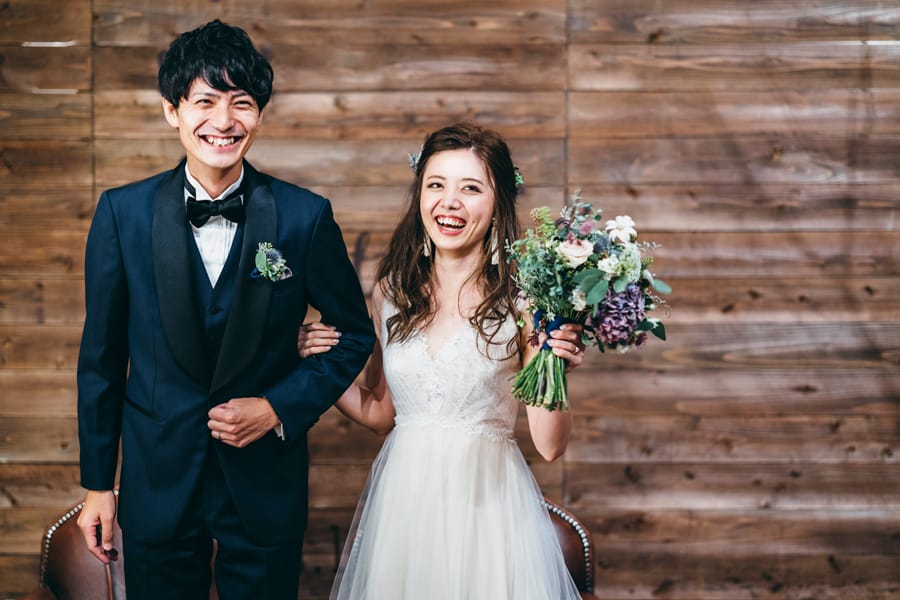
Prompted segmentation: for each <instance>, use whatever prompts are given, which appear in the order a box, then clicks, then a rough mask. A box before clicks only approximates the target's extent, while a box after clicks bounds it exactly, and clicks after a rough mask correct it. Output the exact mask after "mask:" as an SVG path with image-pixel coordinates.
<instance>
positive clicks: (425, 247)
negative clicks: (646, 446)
mask: <svg viewBox="0 0 900 600" xmlns="http://www.w3.org/2000/svg"><path fill="white" fill-rule="evenodd" d="M424 236H425V241H424V242H423V243H422V256H424V257H425V258H431V238H430V237H428V234H427V233H426V234H424Z"/></svg>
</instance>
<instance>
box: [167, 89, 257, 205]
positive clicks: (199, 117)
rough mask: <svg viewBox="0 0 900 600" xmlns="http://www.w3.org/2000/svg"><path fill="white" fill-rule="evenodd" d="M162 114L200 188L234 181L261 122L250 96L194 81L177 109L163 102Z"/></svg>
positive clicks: (240, 91) (211, 191) (254, 102)
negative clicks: (174, 129) (200, 185)
mask: <svg viewBox="0 0 900 600" xmlns="http://www.w3.org/2000/svg"><path fill="white" fill-rule="evenodd" d="M163 111H164V112H165V115H166V120H167V121H168V122H169V124H170V125H171V126H172V127H175V128H177V129H178V136H179V138H180V139H181V145H182V146H184V149H185V152H186V153H187V162H188V169H190V171H191V174H192V175H193V176H194V177H196V178H197V179H198V180H199V181H200V182H201V183H204V187H205V186H206V184H207V183H213V182H220V181H223V180H224V181H226V182H230V181H234V180H235V179H237V177H238V175H239V174H240V172H241V161H242V159H243V158H244V155H245V154H246V153H247V151H248V150H250V146H251V145H252V144H253V139H254V138H255V137H256V132H257V131H258V130H259V126H260V124H261V123H262V112H261V111H260V110H259V106H257V104H256V100H254V99H253V97H252V96H251V95H250V94H248V93H247V92H245V91H243V90H231V91H222V90H217V89H215V88H213V87H212V86H210V85H209V84H208V83H207V82H206V81H204V80H203V79H201V78H197V79H195V80H194V82H193V83H192V84H191V87H190V89H189V90H188V93H187V97H185V98H183V99H182V100H181V103H180V104H179V105H178V106H177V107H176V106H174V105H173V104H172V103H170V102H168V101H167V100H165V99H164V100H163ZM229 180H230V181H229ZM226 184H227V183H226ZM207 191H209V192H210V193H214V190H207Z"/></svg>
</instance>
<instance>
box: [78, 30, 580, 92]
mask: <svg viewBox="0 0 900 600" xmlns="http://www.w3.org/2000/svg"><path fill="white" fill-rule="evenodd" d="M168 43H169V40H166V41H165V42H164V43H160V42H157V44H158V45H154V46H99V47H96V48H95V50H94V55H93V59H94V85H95V86H96V88H97V89H105V90H120V89H144V90H154V89H156V76H157V72H158V69H159V67H158V64H157V56H158V54H159V52H160V51H162V50H165V48H166V47H167V46H168ZM377 49H378V51H377V52H373V47H372V46H366V45H355V44H353V45H343V44H342V45H338V46H330V45H312V46H293V45H286V44H273V45H271V46H267V47H266V48H265V51H266V53H267V55H268V58H269V60H270V62H271V63H272V68H273V69H274V71H275V73H276V78H275V85H276V88H275V89H276V91H277V92H298V91H300V92H326V91H386V90H469V89H472V88H476V89H481V90H497V91H510V90H518V91H548V92H549V91H555V90H559V89H562V88H563V87H564V83H565V76H566V70H565V61H566V56H565V51H564V49H563V47H562V46H559V45H530V46H529V45H511V46H504V45H486V44H479V45H466V44H456V45H440V46H433V47H430V48H429V49H428V52H427V53H423V50H422V48H421V47H419V46H416V45H382V46H377Z"/></svg>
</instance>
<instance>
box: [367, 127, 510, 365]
mask: <svg viewBox="0 0 900 600" xmlns="http://www.w3.org/2000/svg"><path fill="white" fill-rule="evenodd" d="M459 149H467V150H471V151H472V152H474V153H475V154H476V155H477V156H478V157H479V158H480V159H481V160H482V162H483V163H484V166H485V169H486V170H487V173H488V177H489V179H490V181H489V185H490V187H491V189H492V190H493V192H494V215H493V217H494V220H493V223H492V225H491V227H490V228H489V229H488V231H487V233H486V234H485V238H484V240H483V241H482V249H483V257H482V261H481V265H480V267H479V269H478V270H477V271H476V272H475V273H473V274H472V275H471V276H470V278H469V279H470V280H472V279H474V280H475V281H476V282H477V283H478V284H480V285H481V291H482V297H483V300H482V301H481V303H480V304H479V305H478V307H477V308H476V309H475V312H474V314H473V315H472V316H471V317H470V318H469V322H470V323H471V324H472V326H473V327H475V329H476V330H477V331H478V332H479V334H480V335H481V337H482V339H484V341H485V342H487V343H488V344H505V345H506V348H507V350H508V352H509V354H510V355H511V356H512V355H513V354H515V353H517V352H518V336H513V337H512V339H500V340H498V339H496V338H497V336H498V334H499V333H500V331H501V328H502V325H503V323H504V322H505V321H506V319H507V317H508V316H510V315H513V316H516V314H517V310H516V292H517V290H516V286H515V282H514V281H513V267H512V266H511V265H509V264H508V263H507V261H506V254H507V253H506V242H507V241H509V242H510V243H511V242H513V241H514V240H516V239H518V236H519V224H518V220H517V218H516V195H517V194H518V186H517V182H516V168H515V166H514V165H513V162H512V157H511V156H510V153H509V147H508V146H507V145H506V142H505V141H504V140H503V138H502V137H501V136H500V135H499V134H498V133H497V132H495V131H492V130H490V129H487V128H484V127H481V126H479V125H475V124H472V123H457V124H456V125H450V126H448V127H444V128H443V129H440V130H438V131H435V132H434V133H432V134H431V135H429V136H428V138H427V139H426V140H425V144H424V145H423V146H422V151H421V153H420V155H419V160H418V163H417V164H416V177H415V180H414V181H413V183H412V185H411V186H410V189H409V195H408V204H409V205H408V207H407V209H406V214H404V215H403V218H402V219H401V221H400V223H399V225H397V228H396V229H395V230H394V233H393V235H392V236H391V242H390V245H389V246H388V251H387V254H386V255H385V256H384V258H382V260H381V262H380V264H379V266H378V281H379V282H380V284H381V289H382V291H383V292H384V295H385V297H386V298H387V299H388V300H389V301H390V302H391V303H392V304H393V305H394V306H395V307H396V308H397V314H395V315H393V316H391V317H389V318H388V320H387V323H386V324H387V330H388V341H404V340H406V339H408V338H409V337H410V336H411V335H412V334H413V333H414V332H415V331H417V330H421V329H423V328H425V327H427V326H428V324H429V323H430V322H431V320H432V319H433V318H434V309H435V307H434V304H433V302H432V298H431V292H432V259H431V258H429V257H427V256H425V254H424V246H425V235H424V233H425V226H424V224H423V222H422V215H421V212H420V208H419V199H420V196H421V193H422V178H423V177H422V176H423V174H424V172H425V165H426V164H427V163H428V160H429V159H430V158H431V157H432V156H434V155H435V154H437V153H438V152H445V151H447V150H459ZM494 239H496V240H497V251H498V253H499V260H498V261H497V262H498V264H496V265H494V264H491V254H492V252H493V250H494V249H493V240H494Z"/></svg>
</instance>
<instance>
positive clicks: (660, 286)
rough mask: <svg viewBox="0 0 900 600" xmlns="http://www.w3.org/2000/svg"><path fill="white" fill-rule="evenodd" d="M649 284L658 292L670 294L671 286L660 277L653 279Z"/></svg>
mask: <svg viewBox="0 0 900 600" xmlns="http://www.w3.org/2000/svg"><path fill="white" fill-rule="evenodd" d="M650 285H652V286H653V289H655V290H656V291H657V292H659V293H660V294H671V293H672V288H671V287H670V286H669V284H668V283H666V282H665V281H663V280H662V279H654V280H653V281H651V282H650Z"/></svg>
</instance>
